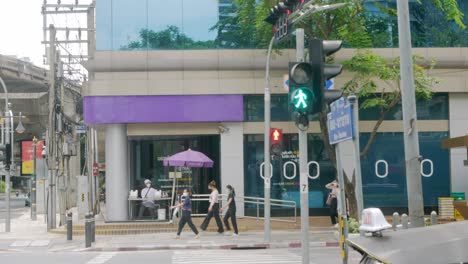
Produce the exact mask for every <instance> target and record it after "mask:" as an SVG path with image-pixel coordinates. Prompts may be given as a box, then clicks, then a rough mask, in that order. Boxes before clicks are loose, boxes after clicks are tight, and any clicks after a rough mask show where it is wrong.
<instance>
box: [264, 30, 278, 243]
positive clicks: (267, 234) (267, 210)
mask: <svg viewBox="0 0 468 264" xmlns="http://www.w3.org/2000/svg"><path fill="white" fill-rule="evenodd" d="M274 42H275V37H273V38H272V39H271V41H270V45H269V46H268V54H267V62H266V73H265V76H266V77H265V82H266V83H265V130H264V133H265V135H264V136H265V137H264V144H265V145H264V159H265V162H264V167H263V168H264V169H263V171H264V172H265V173H264V186H265V189H264V192H265V193H264V196H265V197H264V198H265V205H264V209H263V211H264V221H265V222H264V225H263V228H264V232H263V234H264V240H265V242H270V240H271V206H270V192H271V181H270V180H271V177H270V176H271V174H272V173H271V167H270V166H271V161H270V158H271V157H270V128H271V112H270V111H271V109H270V108H271V107H270V105H271V95H270V58H271V50H272V49H273V43H274Z"/></svg>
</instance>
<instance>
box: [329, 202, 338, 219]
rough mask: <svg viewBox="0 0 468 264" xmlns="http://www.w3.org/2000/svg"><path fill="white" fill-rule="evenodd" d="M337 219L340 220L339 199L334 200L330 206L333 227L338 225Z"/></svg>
mask: <svg viewBox="0 0 468 264" xmlns="http://www.w3.org/2000/svg"><path fill="white" fill-rule="evenodd" d="M337 218H338V199H336V198H332V200H331V204H330V219H331V222H332V225H336V224H337Z"/></svg>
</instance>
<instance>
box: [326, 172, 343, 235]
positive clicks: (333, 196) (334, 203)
mask: <svg viewBox="0 0 468 264" xmlns="http://www.w3.org/2000/svg"><path fill="white" fill-rule="evenodd" d="M325 187H326V188H327V189H330V190H331V191H330V194H329V195H328V198H327V205H329V206H330V219H331V222H332V225H333V226H334V227H338V222H337V218H338V196H339V194H340V188H339V186H338V181H337V180H334V181H332V182H330V183H329V184H327V185H325Z"/></svg>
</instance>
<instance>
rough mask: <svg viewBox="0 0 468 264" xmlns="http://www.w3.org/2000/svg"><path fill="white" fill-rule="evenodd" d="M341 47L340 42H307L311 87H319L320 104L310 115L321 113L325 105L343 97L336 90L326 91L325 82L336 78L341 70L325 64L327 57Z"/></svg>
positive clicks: (313, 40)
mask: <svg viewBox="0 0 468 264" xmlns="http://www.w3.org/2000/svg"><path fill="white" fill-rule="evenodd" d="M341 47H342V41H341V40H321V39H312V40H310V42H309V56H310V64H311V66H312V72H313V77H312V80H313V85H312V86H313V87H314V88H315V89H318V87H320V92H318V93H319V94H320V95H319V96H320V104H319V105H318V107H317V108H314V109H313V111H312V114H314V113H318V112H320V111H322V109H323V107H324V106H325V105H328V104H330V103H331V102H333V101H335V100H337V99H338V98H340V97H341V96H342V95H343V92H342V91H341V90H338V89H336V90H335V89H333V90H326V89H325V85H326V83H327V81H328V80H329V79H331V78H333V77H335V76H338V75H339V74H340V73H341V71H342V70H343V66H342V65H340V64H327V63H326V59H327V56H330V55H332V54H334V53H336V52H337V51H339V50H340V49H341Z"/></svg>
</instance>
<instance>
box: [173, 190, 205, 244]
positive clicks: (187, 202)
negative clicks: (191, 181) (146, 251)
mask: <svg viewBox="0 0 468 264" xmlns="http://www.w3.org/2000/svg"><path fill="white" fill-rule="evenodd" d="M191 197H192V191H190V190H187V189H185V190H184V192H183V193H182V202H181V203H180V204H179V205H176V206H172V207H171V209H175V208H179V209H182V214H181V218H180V222H179V228H178V229H177V236H176V239H180V233H181V232H182V229H184V226H185V224H188V225H189V227H190V228H191V229H192V231H193V233H195V238H197V239H198V238H199V235H198V230H197V228H196V227H195V225H194V224H193V222H192V198H191Z"/></svg>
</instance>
